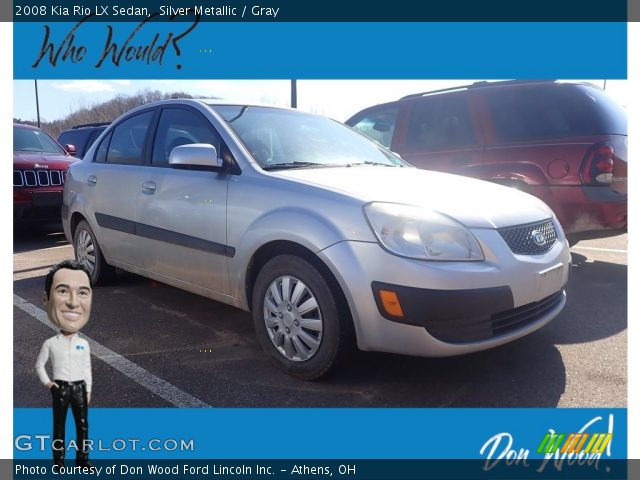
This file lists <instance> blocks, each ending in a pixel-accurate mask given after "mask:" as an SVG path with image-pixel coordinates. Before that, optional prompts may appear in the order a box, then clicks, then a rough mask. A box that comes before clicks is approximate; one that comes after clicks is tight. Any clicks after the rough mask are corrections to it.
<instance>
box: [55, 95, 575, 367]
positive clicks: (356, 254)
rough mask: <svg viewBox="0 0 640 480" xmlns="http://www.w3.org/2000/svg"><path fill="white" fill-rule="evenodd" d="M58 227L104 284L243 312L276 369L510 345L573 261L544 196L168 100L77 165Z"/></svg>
mask: <svg viewBox="0 0 640 480" xmlns="http://www.w3.org/2000/svg"><path fill="white" fill-rule="evenodd" d="M63 224H64V230H65V234H66V236H67V238H68V239H69V241H70V242H72V243H73V246H74V249H75V255H76V258H77V259H78V260H80V261H81V262H82V263H84V264H85V265H86V266H87V267H88V268H89V270H90V272H91V277H92V281H93V282H94V283H99V282H101V281H102V280H104V279H106V278H108V277H109V275H110V274H111V273H112V271H113V268H114V267H118V268H121V269H123V270H127V271H130V272H134V273H137V274H140V275H144V276H146V277H149V278H153V279H155V280H159V281H161V282H164V283H167V284H170V285H173V286H176V287H178V288H182V289H185V290H188V291H191V292H195V293H197V294H200V295H204V296H207V297H210V298H212V299H214V300H217V301H220V302H224V303H227V304H231V305H234V306H236V307H239V308H241V309H244V310H247V311H251V312H252V315H253V320H254V323H255V329H256V333H257V336H258V339H259V341H260V343H261V345H262V347H263V348H264V350H265V351H266V352H267V353H268V354H269V355H270V356H271V358H272V359H273V360H274V361H275V362H276V364H278V365H279V366H280V367H281V368H282V369H283V370H285V371H287V372H288V373H290V374H292V375H295V376H298V377H301V378H305V379H314V378H318V377H320V376H322V375H323V374H325V373H326V372H327V371H329V370H330V369H331V367H333V366H334V365H335V364H336V363H337V360H338V359H339V358H340V357H341V356H342V354H343V353H344V352H345V351H347V350H348V346H349V345H350V344H353V342H356V343H357V346H358V347H359V348H360V349H362V350H377V351H385V352H395V353H401V354H407V355H419V356H449V355H458V354H464V353H470V352H474V351H478V350H483V349H487V348H491V347H495V346H498V345H501V344H504V343H506V342H509V341H512V340H515V339H517V338H520V337H522V336H524V335H526V334H528V333H531V332H533V331H534V330H536V329H538V328H540V327H541V326H543V325H545V324H546V323H547V322H549V321H550V320H551V319H552V318H554V317H555V316H556V315H557V314H558V313H559V312H560V311H561V310H562V308H563V306H564V304H565V293H564V289H563V287H564V285H565V283H566V282H567V278H568V275H569V264H570V261H569V260H570V255H569V250H568V244H567V242H566V239H565V236H564V233H563V231H562V228H561V227H560V225H559V223H558V221H557V219H556V218H555V216H554V214H553V212H552V211H551V210H550V209H549V208H548V207H547V206H546V205H545V204H544V203H543V202H542V201H540V200H538V199H536V198H534V197H532V196H530V195H527V194H524V193H522V192H518V191H517V190H514V189H511V188H507V187H503V186H499V185H495V184H491V183H488V182H483V181H479V180H474V179H470V178H464V177H459V176H454V175H449V174H443V173H435V172H427V171H423V170H418V169H416V168H413V167H411V166H409V165H408V164H406V163H405V162H403V161H402V160H401V159H400V158H398V157H397V156H395V155H394V154H392V153H391V152H389V151H388V150H386V149H384V148H383V147H381V146H380V145H378V144H377V143H375V142H373V141H371V140H369V139H367V138H366V137H364V136H363V135H361V134H359V133H357V132H355V131H352V130H351V129H349V128H348V127H345V126H343V125H341V124H340V123H338V122H335V121H333V120H330V119H327V118H324V117H320V116H316V115H311V114H307V113H302V112H298V111H295V110H288V109H280V108H273V107H259V106H246V105H209V104H207V103H204V102H202V101H199V100H166V101H162V102H158V103H153V104H149V105H145V106H142V107H139V108H136V109H134V110H132V111H130V112H128V113H126V114H125V115H123V116H122V117H120V118H119V119H117V120H116V121H115V122H113V123H112V124H111V125H110V126H109V128H107V130H106V131H105V132H104V133H103V134H102V135H101V136H100V138H99V139H98V140H97V141H96V142H95V144H94V145H93V146H92V148H91V149H90V150H89V151H88V152H87V154H86V156H85V157H84V159H83V161H81V162H78V163H76V164H74V165H73V166H72V167H71V168H70V170H69V175H68V178H67V181H66V184H65V189H64V205H63Z"/></svg>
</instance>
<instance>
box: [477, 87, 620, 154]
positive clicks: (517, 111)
mask: <svg viewBox="0 0 640 480" xmlns="http://www.w3.org/2000/svg"><path fill="white" fill-rule="evenodd" d="M487 100H488V103H489V109H490V111H491V115H492V117H493V119H494V122H495V125H496V130H497V134H498V136H499V138H500V139H501V140H503V141H507V142H510V141H514V142H515V141H527V140H542V139H554V138H563V137H574V136H584V135H610V134H623V135H626V133H627V120H626V113H625V112H624V110H623V109H622V108H621V107H620V106H618V105H617V104H616V103H615V102H614V101H613V100H611V99H610V98H609V97H607V96H606V95H605V94H604V93H603V92H602V91H600V90H598V89H597V88H594V87H588V86H578V85H571V84H566V85H563V84H551V85H544V86H542V85H540V86H534V87H520V88H502V89H499V88H495V89H492V90H491V91H487Z"/></svg>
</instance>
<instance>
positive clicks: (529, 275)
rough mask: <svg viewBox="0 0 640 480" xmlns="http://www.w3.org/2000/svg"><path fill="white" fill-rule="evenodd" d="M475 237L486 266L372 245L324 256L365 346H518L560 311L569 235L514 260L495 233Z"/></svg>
mask: <svg viewBox="0 0 640 480" xmlns="http://www.w3.org/2000/svg"><path fill="white" fill-rule="evenodd" d="M473 233H474V235H475V236H476V238H478V240H479V241H480V244H481V246H482V249H483V251H484V253H485V261H483V262H427V261H420V260H411V259H407V258H402V257H398V256H395V255H391V254H389V253H387V252H386V251H384V250H383V249H382V248H381V247H380V246H379V245H378V244H377V243H367V242H340V243H338V244H336V245H333V246H331V247H329V248H327V249H325V250H323V251H322V252H320V254H319V255H320V257H321V258H322V259H323V260H324V261H325V263H326V264H327V265H329V267H330V268H331V269H332V271H333V273H334V275H335V276H336V278H337V279H338V282H339V283H340V285H341V287H342V289H343V291H344V292H345V296H346V298H347V301H348V303H349V306H350V308H351V313H352V317H353V321H354V325H355V329H356V333H357V339H358V347H359V348H360V349H362V350H375V351H385V352H393V353H401V354H407V355H417V356H452V355H460V354H465V353H471V352H474V351H479V350H484V349H488V348H492V347H495V346H498V345H502V344H504V343H507V342H510V341H513V340H515V339H517V338H520V337H522V336H524V335H527V334H529V333H531V332H533V331H535V330H537V329H539V328H540V327H542V326H543V325H545V324H546V323H548V322H549V321H551V320H552V319H553V318H554V317H555V316H556V315H558V313H560V311H561V310H562V308H563V307H564V304H565V301H566V297H565V294H564V291H563V286H564V285H565V284H566V282H567V280H568V275H569V266H570V259H571V257H570V253H569V248H568V245H567V243H566V241H565V239H564V237H561V238H559V240H558V241H557V242H556V243H555V245H554V246H553V247H552V248H551V250H549V251H548V252H547V253H545V254H542V255H515V254H513V253H512V252H511V251H510V250H509V248H508V247H507V245H506V243H505V242H504V241H503V240H502V238H501V237H500V235H499V234H498V232H497V231H495V230H484V229H476V230H473ZM381 288H383V289H386V290H391V291H394V292H395V293H396V294H397V296H398V299H399V300H400V304H401V305H402V309H403V310H404V315H403V317H402V318H398V317H395V318H394V316H393V315H389V314H387V313H386V312H385V309H384V307H383V306H382V304H381V301H380V298H379V296H378V295H376V293H377V291H378V290H380V289H381Z"/></svg>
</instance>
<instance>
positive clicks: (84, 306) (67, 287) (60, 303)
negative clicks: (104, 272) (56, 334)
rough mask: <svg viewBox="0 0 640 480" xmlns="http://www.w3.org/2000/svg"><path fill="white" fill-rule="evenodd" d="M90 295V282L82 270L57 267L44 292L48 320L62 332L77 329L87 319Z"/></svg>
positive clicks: (89, 310)
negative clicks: (49, 284) (49, 286)
mask: <svg viewBox="0 0 640 480" xmlns="http://www.w3.org/2000/svg"><path fill="white" fill-rule="evenodd" d="M47 293H48V294H47ZM91 296H92V290H91V282H90V280H89V277H88V276H87V274H86V272H85V271H84V270H72V269H70V268H61V269H59V270H58V271H57V272H55V273H54V275H53V280H52V282H51V288H50V289H49V292H46V291H45V293H44V305H45V307H46V309H47V314H48V315H49V320H51V323H53V324H54V325H56V326H57V327H58V328H60V330H61V331H62V332H64V333H75V332H77V331H79V330H80V329H81V328H82V327H84V326H85V325H86V324H87V322H88V321H89V315H90V314H91Z"/></svg>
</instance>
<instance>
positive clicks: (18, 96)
mask: <svg viewBox="0 0 640 480" xmlns="http://www.w3.org/2000/svg"><path fill="white" fill-rule="evenodd" d="M473 81H474V80H299V81H298V82H297V83H298V108H299V109H301V110H305V111H310V112H313V113H318V114H321V115H326V116H328V117H332V118H334V119H336V120H339V121H344V120H346V119H347V118H349V117H350V116H351V115H353V114H354V113H357V112H358V111H360V110H362V109H363V108H365V107H369V106H372V105H376V104H379V103H384V102H388V101H392V100H397V99H398V98H400V97H402V96H404V95H408V94H410V93H417V92H425V91H429V90H436V89H440V88H447V87H452V86H457V85H467V84H469V83H472V82H473ZM587 81H590V82H592V83H594V84H595V85H597V86H599V87H602V86H603V85H604V80H587ZM13 83H14V96H13V99H14V109H13V115H14V117H16V118H20V119H22V120H36V118H37V115H36V102H35V87H34V81H33V80H15V81H14V82H13ZM627 83H628V82H627V81H625V80H608V81H607V82H606V92H607V93H608V94H609V95H611V96H612V97H613V98H615V99H616V100H617V101H618V102H619V103H621V104H622V105H626V103H627ZM290 85H291V82H290V81H289V80H38V97H39V100H40V117H41V119H42V120H43V121H52V120H58V119H61V118H64V117H65V116H67V115H69V114H70V113H72V112H74V111H75V110H78V109H79V108H82V107H91V106H93V105H95V104H98V103H101V102H104V101H106V100H109V99H111V98H113V97H115V96H117V95H120V94H125V95H133V94H135V93H137V92H140V91H143V90H145V89H149V90H159V91H161V92H167V93H172V92H178V91H179V92H186V93H189V94H191V95H198V96H205V97H210V98H213V97H218V98H221V99H222V100H226V101H231V102H246V103H261V104H262V103H264V104H272V105H279V106H289V104H290V98H291V93H290V92H291V91H290Z"/></svg>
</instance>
